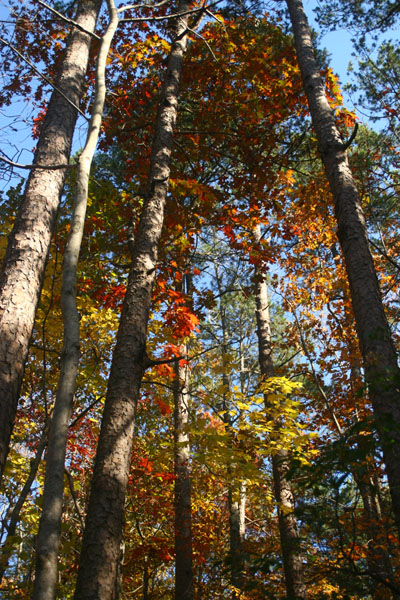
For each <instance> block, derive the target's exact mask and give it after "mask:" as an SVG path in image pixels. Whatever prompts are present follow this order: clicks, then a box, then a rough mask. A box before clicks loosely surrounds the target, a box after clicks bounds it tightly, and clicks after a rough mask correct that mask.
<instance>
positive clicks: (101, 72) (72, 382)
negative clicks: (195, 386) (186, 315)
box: [33, 0, 118, 600]
mask: <svg viewBox="0 0 400 600" xmlns="http://www.w3.org/2000/svg"><path fill="white" fill-rule="evenodd" d="M108 10H109V23H108V26H107V29H106V32H105V33H104V35H103V37H102V40H101V43H100V48H99V54H98V57H97V66H96V83H95V98H94V103H93V104H94V106H93V109H92V116H91V119H90V122H89V126H88V134H87V139H86V144H85V147H84V149H83V151H82V153H81V155H80V157H79V160H78V169H77V171H78V172H77V182H76V197H75V202H74V210H73V215H72V220H71V230H70V235H69V238H68V242H67V246H66V249H65V254H64V264H63V283H62V292H61V293H62V300H61V305H62V311H63V322H64V347H63V355H62V365H61V372H60V378H59V381H58V387H57V395H56V401H55V404H54V413H53V418H52V421H51V425H50V432H49V441H48V450H47V460H46V476H45V482H44V489H43V510H42V515H41V518H40V525H39V534H38V541H37V546H36V576H35V587H34V594H33V597H34V598H37V599H46V598H48V599H49V600H52V599H54V598H55V596H56V586H57V555H58V548H59V545H60V536H61V517H62V504H63V492H64V463H65V453H66V445H67V436H68V427H69V422H70V418H71V414H72V408H73V399H74V395H75V390H76V379H77V373H78V363H79V348H80V333H79V313H78V309H77V305H76V279H77V263H78V258H79V252H80V246H81V242H82V236H83V229H84V224H85V217H86V207H87V199H88V189H89V175H90V168H91V164H92V160H93V156H94V153H95V150H96V145H97V140H98V137H99V133H100V126H101V121H102V117H103V108H104V101H105V95H106V83H105V67H106V61H107V57H108V53H109V49H110V45H111V42H112V39H113V36H114V33H115V30H116V28H117V25H118V16H117V11H116V8H115V6H114V4H113V2H112V0H110V2H109V3H108Z"/></svg>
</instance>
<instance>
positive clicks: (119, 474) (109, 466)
mask: <svg viewBox="0 0 400 600" xmlns="http://www.w3.org/2000/svg"><path fill="white" fill-rule="evenodd" d="M188 7H189V4H188V3H187V2H186V0H180V2H179V6H178V11H179V12H185V11H187V10H188ZM187 23H188V15H185V16H182V17H178V18H177V19H176V28H175V34H176V38H175V41H174V42H173V44H172V48H171V52H170V55H169V57H168V62H167V70H166V75H165V81H164V86H163V90H162V92H161V99H160V104H159V110H158V114H157V121H156V126H155V134H154V139H153V148H152V158H151V165H150V173H149V179H148V187H147V193H146V198H145V202H144V206H143V211H142V216H141V220H140V224H139V228H138V233H137V236H136V239H135V246H134V249H133V257H132V266H131V269H130V273H129V279H128V286H127V291H126V295H125V300H124V304H123V308H122V314H121V320H120V325H119V329H118V335H117V342H116V346H115V350H114V354H113V360H112V365H111V373H110V379H109V383H108V391H107V397H106V403H105V407H104V414H103V419H102V426H101V431H100V438H99V443H98V448H97V454H96V461H95V466H94V472H93V479H92V485H91V493H90V500H89V507H88V513H87V518H86V528H85V533H84V537H83V545H82V552H81V558H80V564H79V571H78V580H77V587H76V592H75V598H77V599H79V600H83V599H85V600H89V599H90V598H92V599H93V600H94V599H98V598H101V600H109V599H114V598H115V589H116V577H117V566H118V562H119V557H120V545H121V540H122V532H123V523H124V504H125V495H126V490H127V485H128V475H129V465H130V452H131V447H132V441H133V433H134V424H135V412H136V404H137V400H138V396H139V389H140V385H141V381H142V377H143V373H144V371H145V368H146V366H147V365H148V359H147V356H146V335H147V322H148V318H149V311H150V304H151V292H152V286H153V282H154V277H155V270H156V266H157V254H158V244H159V241H160V237H161V230H162V225H163V220H164V207H165V201H166V196H167V190H168V180H169V174H170V160H171V148H172V136H173V129H174V125H175V121H176V116H177V109H178V93H179V82H180V76H181V71H182V66H183V59H184V54H185V50H186V45H187V35H186V30H187Z"/></svg>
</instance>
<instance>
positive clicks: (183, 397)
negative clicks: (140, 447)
mask: <svg viewBox="0 0 400 600" xmlns="http://www.w3.org/2000/svg"><path fill="white" fill-rule="evenodd" d="M182 354H183V355H186V347H182ZM174 368H175V381H174V422H175V429H174V433H175V440H174V441H175V477H176V479H175V600H193V550H192V505H191V481H190V442H189V433H188V425H189V407H188V402H189V393H188V385H189V368H188V366H187V365H183V366H181V365H180V364H179V361H177V362H176V363H175V367H174Z"/></svg>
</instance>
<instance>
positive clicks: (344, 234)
mask: <svg viewBox="0 0 400 600" xmlns="http://www.w3.org/2000/svg"><path fill="white" fill-rule="evenodd" d="M287 5H288V8H289V12H290V16H291V21H292V26H293V32H294V38H295V44H296V52H297V58H298V61H299V66H300V70H301V72H302V78H303V85H304V90H305V92H306V94H307V98H308V102H309V106H310V112H311V118H312V121H313V125H314V128H315V131H316V134H317V139H318V145H319V151H320V153H321V156H322V160H323V162H324V165H325V169H326V173H327V177H328V179H329V183H330V186H331V190H332V194H333V197H334V200H335V212H336V218H337V223H338V237H339V241H340V245H341V247H342V251H343V254H344V258H345V262H346V271H347V275H348V278H349V284H350V291H351V298H352V304H353V310H354V317H355V322H356V328H357V335H358V339H359V343H360V348H361V353H362V356H363V361H364V368H365V372H366V379H367V382H368V385H369V388H370V394H371V401H372V404H373V407H374V414H375V419H376V424H377V428H378V431H379V434H380V440H381V444H382V447H383V452H384V458H385V463H386V469H387V475H388V480H389V485H390V491H391V495H392V502H393V509H394V512H395V515H396V523H397V527H398V529H399V532H400V467H399V465H400V454H399V453H400V450H399V448H400V445H399V441H400V409H399V406H400V404H399V392H398V385H399V381H400V373H399V367H398V364H397V357H396V352H395V348H394V345H393V342H392V336H391V331H390V328H389V325H388V322H387V319H386V316H385V312H384V308H383V304H382V299H381V294H380V290H379V284H378V280H377V276H376V271H375V267H374V264H373V260H372V256H371V252H370V250H369V246H368V237H367V234H366V229H365V219H364V216H363V211H362V207H361V204H360V199H359V195H358V192H357V188H356V185H355V182H354V179H353V176H352V173H351V170H350V168H349V165H348V160H347V154H346V148H347V146H346V143H345V142H344V141H343V140H342V137H341V135H340V132H339V130H338V128H337V126H336V123H335V119H334V116H333V114H332V111H331V108H330V106H329V102H328V100H327V97H326V94H325V91H324V88H323V84H322V80H321V77H320V74H319V69H318V66H317V63H316V60H315V57H314V53H313V45H312V39H311V34H310V30H309V27H308V23H307V19H306V16H305V13H304V10H303V7H302V3H301V1H299V0H288V2H287ZM396 440H397V441H396Z"/></svg>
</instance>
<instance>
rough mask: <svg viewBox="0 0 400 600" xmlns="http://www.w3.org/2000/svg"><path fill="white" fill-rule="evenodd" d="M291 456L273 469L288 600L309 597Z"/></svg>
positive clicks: (260, 327)
mask: <svg viewBox="0 0 400 600" xmlns="http://www.w3.org/2000/svg"><path fill="white" fill-rule="evenodd" d="M256 239H259V235H258V232H256ZM255 278H256V293H255V300H256V318H257V336H258V352H259V363H260V370H261V375H262V376H263V377H265V378H267V377H273V376H274V363H273V360H272V343H271V323H270V315H269V298H268V288H267V281H266V277H265V273H264V272H263V268H262V266H256V268H255ZM265 407H266V410H267V411H268V408H269V400H268V396H267V395H266V396H265ZM278 427H279V424H278ZM289 458H290V457H289V452H288V451H287V450H284V449H280V450H278V451H277V452H276V453H275V454H273V456H272V473H273V479H274V491H275V498H276V502H277V505H278V523H279V534H280V539H281V551H282V558H283V568H284V572H285V583H286V592H287V598H288V600H301V599H304V598H306V586H305V583H304V573H303V560H302V555H301V549H300V536H299V530H298V527H297V521H296V517H295V515H294V509H295V503H294V496H293V490H292V485H291V483H290V481H289V480H288V478H287V473H288V470H289Z"/></svg>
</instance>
